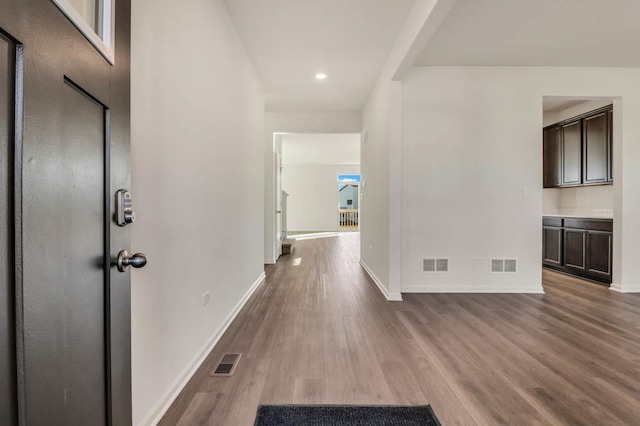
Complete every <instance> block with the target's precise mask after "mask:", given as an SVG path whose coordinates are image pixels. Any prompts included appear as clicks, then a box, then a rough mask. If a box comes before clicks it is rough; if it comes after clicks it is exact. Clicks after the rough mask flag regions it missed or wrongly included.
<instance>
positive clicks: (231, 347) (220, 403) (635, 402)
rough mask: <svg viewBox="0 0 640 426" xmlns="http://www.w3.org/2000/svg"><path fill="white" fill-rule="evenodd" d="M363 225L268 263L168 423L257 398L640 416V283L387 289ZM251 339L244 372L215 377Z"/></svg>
mask: <svg viewBox="0 0 640 426" xmlns="http://www.w3.org/2000/svg"><path fill="white" fill-rule="evenodd" d="M358 258H359V236H358V235H357V234H345V235H343V236H340V237H332V238H320V239H314V240H306V241H299V242H298V243H297V246H296V251H295V252H294V254H293V255H292V256H285V257H283V258H281V260H280V261H279V262H278V264H277V265H274V266H270V267H268V268H267V280H266V282H265V283H264V284H262V285H261V287H260V288H259V289H258V290H257V291H256V293H255V294H254V296H253V297H252V298H251V299H250V301H249V302H248V303H247V305H246V306H245V307H244V309H243V310H242V312H241V313H240V314H239V315H238V317H237V319H236V320H235V321H234V322H233V324H232V325H231V327H230V328H229V330H228V331H227V333H226V334H225V335H224V336H223V338H222V339H221V341H220V343H219V344H218V345H217V346H216V348H215V349H214V350H213V352H212V353H211V355H210V356H209V357H208V358H207V360H206V361H205V362H204V364H203V366H202V367H201V368H200V369H199V371H198V372H197V373H196V374H195V376H194V377H193V379H192V380H191V381H190V382H189V384H188V385H187V386H186V388H185V389H184V391H183V392H182V393H181V395H180V396H179V398H178V399H177V400H176V401H175V403H174V404H173V406H172V407H171V408H170V410H169V411H168V412H167V414H166V416H165V417H164V419H163V420H162V422H161V424H162V425H175V424H179V425H199V424H209V425H230V426H241V425H252V424H253V421H254V418H255V414H256V409H257V407H258V404H400V405H408V404H431V406H432V407H433V409H434V410H435V412H436V414H437V416H438V417H439V419H440V420H441V422H442V423H443V424H444V425H453V424H468V425H472V424H483V425H484V424H486V425H489V424H490V425H494V424H505V425H527V424H562V425H640V295H622V294H617V293H615V292H612V291H609V290H608V289H606V288H605V287H601V286H598V285H596V284H589V283H586V282H584V281H580V280H577V279H573V278H570V277H567V276H564V275H560V274H557V273H554V272H550V271H545V272H544V274H543V281H544V287H545V294H544V295H525V294H517V295H515V294H514V295H508V294H499V295H498V294H481V295H475V294H464V295H453V294H437V295H436V294H409V295H405V296H404V302H387V301H385V300H384V298H383V297H382V295H381V294H380V292H379V290H378V289H377V287H376V286H375V284H374V283H372V282H371V281H370V280H369V279H368V278H367V276H366V274H365V272H364V271H363V270H362V268H361V267H360V265H359V263H358ZM225 352H242V353H243V354H244V355H243V358H242V360H241V361H240V364H239V365H238V368H237V370H236V372H235V374H234V375H233V376H232V377H210V376H209V373H210V372H211V371H212V370H213V369H214V367H215V365H216V364H217V362H218V361H219V360H220V358H221V356H222V354H223V353H225Z"/></svg>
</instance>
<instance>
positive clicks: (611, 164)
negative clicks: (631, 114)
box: [607, 109, 613, 182]
mask: <svg viewBox="0 0 640 426" xmlns="http://www.w3.org/2000/svg"><path fill="white" fill-rule="evenodd" d="M607 126H609V143H608V144H607V146H608V148H609V151H608V152H607V155H608V156H609V162H608V166H609V173H608V174H609V176H608V179H607V182H613V109H610V110H609V120H607Z"/></svg>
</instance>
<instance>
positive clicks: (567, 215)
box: [542, 96, 621, 287]
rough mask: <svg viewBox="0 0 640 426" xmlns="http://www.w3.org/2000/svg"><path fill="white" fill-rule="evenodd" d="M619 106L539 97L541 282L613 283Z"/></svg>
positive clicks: (613, 102) (610, 100)
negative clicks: (617, 109) (540, 104)
mask: <svg viewBox="0 0 640 426" xmlns="http://www.w3.org/2000/svg"><path fill="white" fill-rule="evenodd" d="M620 105H621V104H620V103H617V102H616V100H615V99H614V98H602V97H599V98H575V97H555V96H546V97H544V98H543V140H542V147H543V166H542V167H543V170H542V181H543V182H542V185H543V189H542V214H543V218H542V266H543V268H544V269H543V284H544V281H545V279H549V280H558V279H565V278H564V276H569V278H566V279H569V280H571V281H572V282H574V283H578V284H579V283H584V284H585V285H589V282H590V283H596V284H600V285H604V286H607V287H609V286H610V285H611V283H612V281H613V278H614V276H613V265H614V262H613V257H614V245H613V241H614V240H613V228H614V222H613V214H614V204H615V201H614V199H615V196H614V191H615V185H616V183H615V182H614V170H615V164H614V134H615V131H616V130H615V129H616V124H618V123H616V120H615V117H614V110H615V108H619V107H620ZM548 271H552V272H548ZM555 272H559V273H561V274H563V275H564V276H563V275H555V274H554V273H555Z"/></svg>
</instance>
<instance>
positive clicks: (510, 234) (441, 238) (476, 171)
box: [363, 67, 640, 292]
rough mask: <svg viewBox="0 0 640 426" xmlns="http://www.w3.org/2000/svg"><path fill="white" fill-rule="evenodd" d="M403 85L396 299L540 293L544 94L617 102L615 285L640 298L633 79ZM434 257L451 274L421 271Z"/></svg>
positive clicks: (639, 88) (418, 76)
mask: <svg viewBox="0 0 640 426" xmlns="http://www.w3.org/2000/svg"><path fill="white" fill-rule="evenodd" d="M403 83H404V85H403V111H402V116H403V137H404V140H403V152H402V161H403V173H402V180H403V189H404V190H403V217H402V224H403V231H402V242H403V258H404V262H403V270H402V278H403V290H404V291H437V292H441V291H513V292H536V291H541V287H540V282H541V265H540V253H541V238H540V223H541V218H540V216H541V214H542V188H541V186H542V185H541V183H542V182H541V178H542V144H541V140H542V125H543V117H542V99H543V96H589V97H610V98H614V99H615V102H614V110H615V111H614V126H615V127H614V153H615V158H614V163H615V176H614V178H615V180H616V185H615V189H614V191H615V201H614V210H615V217H614V264H615V265H614V285H613V288H614V289H617V290H623V291H632V290H636V291H638V290H640V278H638V277H640V265H638V263H637V262H633V261H632V260H630V259H633V258H636V257H638V256H639V255H640V242H638V241H637V239H636V240H635V241H634V238H632V237H631V236H632V235H638V233H639V232H640V196H638V192H637V188H638V187H639V185H640V172H639V171H638V168H637V167H635V166H634V164H638V162H640V122H638V120H636V119H635V117H637V116H639V114H640V71H638V70H632V69H588V68H576V69H572V68H543V67H539V68H518V67H506V68H500V67H479V68H476V67H425V68H414V69H413V70H412V72H411V73H410V75H409V76H408V77H407V78H406V80H405V81H404V82H403ZM363 169H364V164H363ZM524 188H528V190H529V195H528V196H527V197H525V196H524V195H523V189H524ZM622 229H624V234H623V233H622ZM432 256H434V257H435V256H438V257H439V256H446V257H449V258H450V267H451V272H449V273H440V274H428V273H422V272H421V271H420V269H421V268H420V259H421V258H423V257H432ZM476 257H482V258H483V264H482V265H477V264H475V259H474V258H476ZM489 257H514V258H517V259H518V260H519V272H518V274H516V275H508V274H505V275H499V274H491V273H489V272H488V265H487V259H488V258H489ZM626 259H629V260H626Z"/></svg>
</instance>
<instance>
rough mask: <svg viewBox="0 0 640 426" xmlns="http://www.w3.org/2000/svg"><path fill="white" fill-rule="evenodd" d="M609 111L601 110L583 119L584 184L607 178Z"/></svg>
mask: <svg viewBox="0 0 640 426" xmlns="http://www.w3.org/2000/svg"><path fill="white" fill-rule="evenodd" d="M608 121H609V113H608V111H605V112H601V113H600V114H596V115H594V116H591V117H587V118H585V119H584V129H583V134H584V146H583V148H582V150H583V156H584V158H583V165H584V167H583V177H582V182H583V183H584V184H597V183H606V182H607V180H608V178H609V170H608V169H609V166H608V162H609V158H608V157H609V155H608V151H609V125H608Z"/></svg>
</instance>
